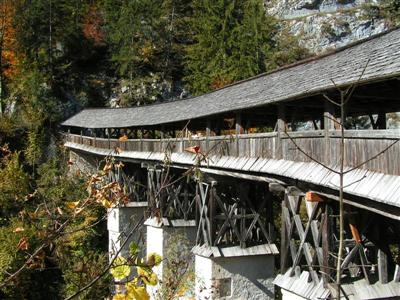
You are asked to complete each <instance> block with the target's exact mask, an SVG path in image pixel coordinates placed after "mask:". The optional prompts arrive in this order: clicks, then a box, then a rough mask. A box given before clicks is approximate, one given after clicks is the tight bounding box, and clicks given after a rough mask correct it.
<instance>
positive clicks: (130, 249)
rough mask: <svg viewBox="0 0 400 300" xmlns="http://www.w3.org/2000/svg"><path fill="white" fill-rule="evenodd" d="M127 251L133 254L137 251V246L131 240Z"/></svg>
mask: <svg viewBox="0 0 400 300" xmlns="http://www.w3.org/2000/svg"><path fill="white" fill-rule="evenodd" d="M129 253H130V254H131V255H133V256H136V255H137V254H138V253H139V246H138V245H137V244H136V243H134V242H132V243H130V244H129Z"/></svg>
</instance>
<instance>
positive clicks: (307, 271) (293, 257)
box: [275, 189, 400, 298]
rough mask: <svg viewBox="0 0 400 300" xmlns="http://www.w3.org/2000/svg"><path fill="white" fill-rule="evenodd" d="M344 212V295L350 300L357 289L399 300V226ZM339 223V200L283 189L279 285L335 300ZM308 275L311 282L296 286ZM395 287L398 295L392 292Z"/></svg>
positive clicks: (376, 217)
mask: <svg viewBox="0 0 400 300" xmlns="http://www.w3.org/2000/svg"><path fill="white" fill-rule="evenodd" d="M294 191H295V192H294ZM343 213H344V218H345V232H344V236H345V240H344V248H343V253H344V256H343V258H342V260H341V262H340V266H341V293H342V296H343V297H344V298H346V297H347V296H348V294H349V293H353V292H354V291H353V290H354V288H355V287H356V286H357V287H359V288H361V287H362V288H364V289H365V291H367V292H366V294H365V297H367V298H368V297H369V296H368V293H369V294H377V295H379V296H380V297H381V298H382V297H389V296H400V283H399V279H400V273H399V272H400V271H399V254H398V253H399V250H400V248H399V240H400V223H399V222H398V221H395V220H392V219H389V218H385V217H383V216H382V215H378V214H374V213H371V212H369V211H365V210H362V209H358V208H355V207H350V206H345V210H344V212H343ZM338 219H339V210H338V203H337V202H336V201H333V200H329V199H327V198H324V197H322V196H320V195H318V194H316V193H306V194H303V193H301V192H300V191H299V190H297V189H286V190H285V193H284V197H283V201H282V227H281V274H284V275H278V277H277V278H276V280H275V284H277V285H278V286H280V287H281V288H283V289H285V290H287V291H290V292H292V293H295V294H297V295H302V296H303V297H305V298H310V297H311V298H312V297H320V298H327V297H329V296H331V297H335V292H336V288H335V282H336V267H337V264H338V257H337V253H338V247H339V241H338V236H339V231H338V224H339V222H338ZM305 277H307V278H308V280H307V281H306V282H305V284H303V285H295V284H294V282H295V281H296V280H297V279H298V280H303V279H304V278H305ZM296 278H297V279H296ZM301 278H303V279H301ZM393 288H397V290H398V291H399V292H398V293H395V294H392V290H393ZM378 298H379V297H378Z"/></svg>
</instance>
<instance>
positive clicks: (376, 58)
mask: <svg viewBox="0 0 400 300" xmlns="http://www.w3.org/2000/svg"><path fill="white" fill-rule="evenodd" d="M368 60H370V62H369V64H368V67H367V68H366V70H365V73H364V75H363V77H362V80H361V84H362V83H366V82H374V81H379V80H382V79H385V78H391V77H396V76H399V75H400V29H396V30H394V31H391V32H389V33H386V34H383V35H379V36H377V37H375V38H371V39H368V40H365V41H363V42H361V43H356V44H354V45H352V46H350V47H347V48H344V49H342V50H340V51H336V52H334V53H332V54H329V55H326V56H323V57H320V58H317V59H313V60H309V61H305V62H302V63H300V64H297V65H293V66H290V67H287V68H282V69H280V70H277V71H274V72H271V73H267V74H263V75H260V76H257V77H255V78H252V79H249V80H246V81H242V82H239V83H236V84H233V85H230V86H227V87H225V88H222V89H220V90H217V91H214V92H211V93H208V94H205V95H201V96H198V97H194V98H191V99H186V100H179V101H171V102H166V103H161V104H154V105H148V106H141V107H132V108H101V109H85V110H83V111H81V112H80V113H78V114H76V115H75V116H73V117H71V118H70V119H68V120H66V121H65V122H64V123H63V124H62V125H65V126H74V127H83V128H122V127H136V126H151V125H159V124H166V123H173V122H179V121H185V120H190V119H196V118H202V117H207V116H211V115H216V114H220V113H225V112H229V111H237V110H240V109H247V108H254V107H258V106H262V105H266V104H271V103H276V102H280V101H288V100H296V99H300V98H304V97H306V96H309V95H314V94H318V93H321V92H323V91H325V90H328V89H332V88H333V87H334V86H333V83H332V80H334V82H335V83H336V84H337V85H339V86H346V85H350V84H351V83H354V82H356V81H357V80H358V78H359V76H360V74H361V73H362V70H363V69H364V67H365V66H366V63H367V61H368Z"/></svg>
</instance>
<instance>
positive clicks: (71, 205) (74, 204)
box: [65, 201, 79, 209]
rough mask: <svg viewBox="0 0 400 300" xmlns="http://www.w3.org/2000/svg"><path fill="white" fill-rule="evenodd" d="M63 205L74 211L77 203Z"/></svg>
mask: <svg viewBox="0 0 400 300" xmlns="http://www.w3.org/2000/svg"><path fill="white" fill-rule="evenodd" d="M65 205H66V206H67V207H68V208H69V209H75V208H77V207H78V205H79V201H75V202H67V203H65Z"/></svg>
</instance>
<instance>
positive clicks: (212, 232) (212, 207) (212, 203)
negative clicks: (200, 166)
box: [209, 181, 217, 246]
mask: <svg viewBox="0 0 400 300" xmlns="http://www.w3.org/2000/svg"><path fill="white" fill-rule="evenodd" d="M216 185H217V182H216V181H212V182H211V187H210V196H209V205H210V206H209V208H210V229H209V236H210V246H214V242H215V241H214V235H215V222H214V216H215V197H214V196H215V194H216V193H217V190H216V188H215V186H216Z"/></svg>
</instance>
